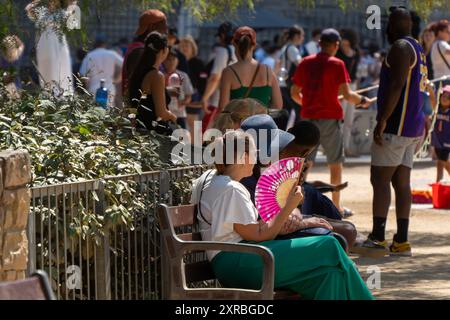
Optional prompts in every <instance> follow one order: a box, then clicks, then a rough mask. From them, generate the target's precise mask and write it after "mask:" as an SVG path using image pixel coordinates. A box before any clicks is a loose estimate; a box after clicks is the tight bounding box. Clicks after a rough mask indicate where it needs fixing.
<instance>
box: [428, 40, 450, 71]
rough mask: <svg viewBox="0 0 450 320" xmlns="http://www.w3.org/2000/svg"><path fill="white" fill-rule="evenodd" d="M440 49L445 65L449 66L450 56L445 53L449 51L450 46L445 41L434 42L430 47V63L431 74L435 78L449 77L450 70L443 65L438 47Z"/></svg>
mask: <svg viewBox="0 0 450 320" xmlns="http://www.w3.org/2000/svg"><path fill="white" fill-rule="evenodd" d="M438 45H439V48H440V49H441V52H442V54H443V55H444V57H445V59H446V60H447V63H448V64H449V65H450V54H448V53H446V51H447V50H450V45H449V44H448V43H447V42H445V41H442V40H440V41H435V42H434V43H433V46H432V47H431V62H432V63H433V72H434V77H435V78H440V77H443V76H446V75H450V69H449V68H448V67H447V65H446V64H445V62H444V60H443V59H442V57H441V55H440V53H439V50H438V47H437V46H438Z"/></svg>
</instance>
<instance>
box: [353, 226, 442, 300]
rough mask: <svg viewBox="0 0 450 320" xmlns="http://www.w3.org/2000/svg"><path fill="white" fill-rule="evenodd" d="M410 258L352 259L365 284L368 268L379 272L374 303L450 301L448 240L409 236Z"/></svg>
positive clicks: (435, 236) (416, 233)
mask: <svg viewBox="0 0 450 320" xmlns="http://www.w3.org/2000/svg"><path fill="white" fill-rule="evenodd" d="M410 239H411V242H412V243H413V244H414V245H413V257H395V256H388V257H384V258H381V259H371V258H355V259H353V260H354V261H355V263H356V264H357V265H358V267H359V269H360V272H361V276H362V277H363V279H364V280H367V278H368V277H369V276H370V274H367V272H366V270H367V267H368V266H372V265H376V266H378V267H379V268H380V269H381V290H373V294H374V296H375V297H376V298H377V299H396V300H401V299H408V300H409V299H450V295H449V292H450V272H449V271H450V259H449V253H450V241H449V240H450V236H449V235H445V234H432V233H418V232H412V233H410Z"/></svg>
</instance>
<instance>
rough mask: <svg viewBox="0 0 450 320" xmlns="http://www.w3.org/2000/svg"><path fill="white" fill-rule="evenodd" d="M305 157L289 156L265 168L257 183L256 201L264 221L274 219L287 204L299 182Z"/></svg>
mask: <svg viewBox="0 0 450 320" xmlns="http://www.w3.org/2000/svg"><path fill="white" fill-rule="evenodd" d="M304 163H305V159H303V158H287V159H283V160H280V161H277V162H275V163H274V164H272V165H271V166H270V167H269V168H268V169H267V170H265V171H264V172H263V173H262V175H261V177H260V178H259V180H258V184H257V185H256V193H255V203H256V208H257V209H258V212H259V215H260V216H261V218H262V219H263V220H264V221H269V220H271V219H273V218H274V217H275V216H276V215H277V214H279V213H280V211H281V209H282V208H283V207H284V206H285V205H286V200H287V198H288V196H289V192H290V191H291V190H292V187H293V186H294V185H296V184H298V182H299V179H300V174H301V173H302V170H303V165H304Z"/></svg>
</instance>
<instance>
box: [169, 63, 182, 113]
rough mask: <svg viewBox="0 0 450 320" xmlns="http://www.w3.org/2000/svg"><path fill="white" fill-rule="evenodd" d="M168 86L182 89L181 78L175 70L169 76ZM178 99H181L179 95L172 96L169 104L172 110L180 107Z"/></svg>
mask: <svg viewBox="0 0 450 320" xmlns="http://www.w3.org/2000/svg"><path fill="white" fill-rule="evenodd" d="M167 87H168V88H171V89H177V90H178V92H179V91H180V88H181V78H180V75H179V74H178V73H176V72H174V73H172V74H171V75H170V76H169V80H168V82H167ZM178 99H179V97H177V96H171V100H170V104H169V109H170V110H177V109H178Z"/></svg>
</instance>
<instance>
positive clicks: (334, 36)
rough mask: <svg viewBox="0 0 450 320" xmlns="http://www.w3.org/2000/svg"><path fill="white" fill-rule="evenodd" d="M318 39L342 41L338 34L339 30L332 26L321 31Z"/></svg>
mask: <svg viewBox="0 0 450 320" xmlns="http://www.w3.org/2000/svg"><path fill="white" fill-rule="evenodd" d="M320 41H322V42H336V41H342V38H341V35H340V34H339V31H337V30H336V29H333V28H328V29H325V30H323V31H322V34H321V35H320Z"/></svg>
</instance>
